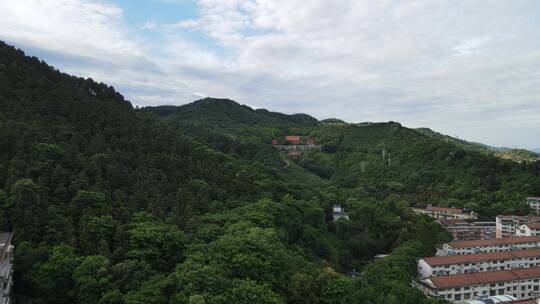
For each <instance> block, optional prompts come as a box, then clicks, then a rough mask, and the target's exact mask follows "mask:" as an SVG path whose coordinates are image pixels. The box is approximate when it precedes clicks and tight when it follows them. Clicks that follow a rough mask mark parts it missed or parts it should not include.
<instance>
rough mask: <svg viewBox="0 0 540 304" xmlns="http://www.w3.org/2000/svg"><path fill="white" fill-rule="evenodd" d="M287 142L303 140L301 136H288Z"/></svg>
mask: <svg viewBox="0 0 540 304" xmlns="http://www.w3.org/2000/svg"><path fill="white" fill-rule="evenodd" d="M285 140H287V141H300V140H302V139H301V138H300V136H297V135H287V136H285Z"/></svg>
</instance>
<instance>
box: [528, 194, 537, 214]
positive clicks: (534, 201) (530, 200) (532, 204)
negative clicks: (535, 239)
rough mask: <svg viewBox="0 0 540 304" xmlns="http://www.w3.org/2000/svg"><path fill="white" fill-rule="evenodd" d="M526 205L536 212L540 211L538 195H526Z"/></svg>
mask: <svg viewBox="0 0 540 304" xmlns="http://www.w3.org/2000/svg"><path fill="white" fill-rule="evenodd" d="M527 205H529V207H530V208H531V209H532V210H534V211H535V212H536V214H539V213H540V197H533V196H531V197H527Z"/></svg>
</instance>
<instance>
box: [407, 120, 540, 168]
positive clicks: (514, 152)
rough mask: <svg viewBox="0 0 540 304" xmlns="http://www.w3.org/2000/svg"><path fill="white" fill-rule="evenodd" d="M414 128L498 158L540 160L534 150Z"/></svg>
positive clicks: (425, 133) (539, 156)
mask: <svg viewBox="0 0 540 304" xmlns="http://www.w3.org/2000/svg"><path fill="white" fill-rule="evenodd" d="M415 130H416V131H418V132H420V133H422V134H424V135H427V136H429V137H432V138H436V139H440V140H443V141H445V142H449V143H453V144H455V145H457V146H459V147H461V148H463V149H465V150H470V151H476V152H483V153H485V154H489V155H495V156H497V157H499V158H503V159H509V160H513V161H515V162H522V161H527V162H534V161H537V160H540V155H538V152H535V151H534V150H533V151H529V150H525V149H512V148H508V147H492V146H488V145H484V144H481V143H476V142H470V141H466V140H463V139H459V138H455V137H452V136H448V135H444V134H441V133H438V132H435V131H433V130H431V129H429V128H417V129H415Z"/></svg>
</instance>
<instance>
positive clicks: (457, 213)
mask: <svg viewBox="0 0 540 304" xmlns="http://www.w3.org/2000/svg"><path fill="white" fill-rule="evenodd" d="M412 210H413V212H415V213H417V214H425V215H428V216H430V217H432V218H434V219H440V218H448V219H477V218H478V214H477V213H476V212H474V211H472V210H470V209H466V208H446V207H436V206H432V205H431V204H430V205H428V206H427V207H426V208H413V209H412Z"/></svg>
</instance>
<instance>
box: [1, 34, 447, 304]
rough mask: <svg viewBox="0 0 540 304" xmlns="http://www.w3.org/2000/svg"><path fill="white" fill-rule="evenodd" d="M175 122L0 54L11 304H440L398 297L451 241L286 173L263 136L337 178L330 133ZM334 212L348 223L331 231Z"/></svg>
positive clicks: (251, 123) (278, 122)
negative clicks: (294, 141)
mask: <svg viewBox="0 0 540 304" xmlns="http://www.w3.org/2000/svg"><path fill="white" fill-rule="evenodd" d="M177 110H178V109H177V108H172V107H160V108H159V109H157V110H154V109H143V110H135V109H134V108H133V107H132V105H131V104H130V102H129V101H127V100H125V99H124V97H123V96H122V95H121V94H120V93H118V92H116V90H115V89H114V88H112V87H110V86H108V85H105V84H103V83H97V82H95V81H93V80H92V79H83V78H78V77H74V76H70V75H67V74H63V73H61V72H59V71H57V70H55V69H54V68H52V67H50V66H49V65H47V64H46V63H44V62H42V61H40V60H39V59H37V58H31V57H27V56H25V55H24V53H23V52H21V51H18V50H16V49H14V48H12V47H10V46H8V45H6V44H4V43H1V42H0V229H1V230H5V231H14V235H15V239H14V244H15V261H14V263H15V264H14V265H15V276H14V277H15V284H14V295H15V299H16V301H17V303H33V304H37V303H40V304H42V303H55V304H63V303H66V304H67V303H92V304H93V303H99V304H112V303H115V304H118V303H120V304H122V303H125V304H139V303H140V304H142V303H145V304H146V303H150V304H153V303H156V304H157V303H160V304H161V303H171V304H172V303H175V304H178V303H186V304H188V303H189V304H193V303H240V304H244V303H245V304H248V303H250V304H251V303H381V304H382V303H389V302H396V303H397V302H399V303H409V304H417V303H436V302H437V301H434V300H430V299H427V298H426V297H425V296H424V295H423V294H422V293H421V292H419V291H418V290H416V289H414V288H412V287H411V286H410V285H409V282H410V279H411V278H412V277H414V276H415V274H416V265H415V261H416V259H417V258H418V257H420V256H424V255H431V254H433V253H434V251H435V246H436V244H438V243H440V242H442V241H445V240H447V239H448V235H447V234H446V233H445V232H443V231H442V230H441V228H440V227H439V226H438V225H437V224H436V223H434V222H433V221H432V220H430V219H427V218H425V217H420V216H417V215H414V214H413V213H412V212H411V211H410V210H409V205H408V203H409V202H408V200H407V197H406V196H405V195H402V194H400V193H399V192H396V193H393V194H392V195H388V196H386V197H384V198H382V199H381V197H380V195H377V196H375V195H372V193H370V191H366V189H367V188H364V187H363V186H359V185H358V187H356V186H355V187H350V185H348V184H347V183H343V182H341V181H340V178H337V177H333V175H335V174H336V173H335V172H333V171H331V173H332V176H331V177H330V178H326V177H324V176H323V175H322V174H320V173H319V172H316V171H314V170H310V169H309V167H308V166H305V165H303V163H302V160H300V161H298V163H293V164H290V163H289V164H287V163H286V161H287V162H289V161H291V160H289V159H284V158H283V156H282V155H280V154H279V153H277V152H276V151H275V150H274V149H273V147H271V146H270V145H269V144H268V142H267V140H266V137H265V136H268V137H271V136H273V135H278V134H286V133H287V132H296V131H297V132H305V134H308V133H309V134H313V135H314V136H317V137H319V138H320V139H321V141H324V142H326V144H325V145H326V146H325V150H324V152H320V153H321V157H325V158H328V161H329V163H331V164H336V163H337V162H336V160H337V158H334V156H332V155H334V154H336V153H335V151H334V152H332V149H333V146H332V145H333V143H334V141H335V140H336V139H335V138H334V137H333V136H334V135H333V134H337V133H339V132H340V130H339V129H333V128H330V129H323V128H319V126H318V123H317V121H315V120H314V119H313V118H310V117H309V116H306V115H294V116H289V115H283V114H279V113H271V112H268V111H265V110H251V109H249V108H246V107H242V106H238V105H236V104H234V103H232V102H230V101H219V102H214V101H208V100H207V101H201V102H197V103H194V104H192V105H188V106H185V107H181V109H180V111H177ZM170 113H173V114H170ZM160 117H162V118H163V119H162V120H160ZM319 132H323V133H320V135H319ZM385 136H386V135H385ZM340 144H341V143H340V141H338V146H337V150H338V151H341V149H342V148H341V146H340ZM350 144H351V145H354V143H353V142H352V141H351V142H350ZM344 147H345V146H344ZM344 151H345V150H344ZM332 153H333V154H332ZM315 156H316V155H313V157H315ZM306 157H307V156H306ZM310 157H311V156H310ZM310 163H313V164H320V162H310ZM330 169H333V168H330ZM351 172H352V171H351ZM368 190H369V189H368ZM336 203H339V204H343V205H345V207H346V208H347V210H348V212H349V213H350V221H346V220H339V221H337V222H333V220H332V216H331V214H330V210H331V207H332V205H333V204H336ZM377 253H391V255H390V256H389V257H387V258H385V259H383V260H378V261H376V262H372V258H373V256H374V255H375V254H377ZM353 269H354V270H355V271H357V272H359V273H361V274H362V275H360V276H357V277H355V278H352V277H351V276H349V275H348V273H349V272H351V271H352V270H353Z"/></svg>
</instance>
